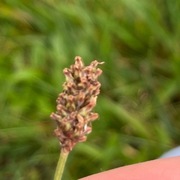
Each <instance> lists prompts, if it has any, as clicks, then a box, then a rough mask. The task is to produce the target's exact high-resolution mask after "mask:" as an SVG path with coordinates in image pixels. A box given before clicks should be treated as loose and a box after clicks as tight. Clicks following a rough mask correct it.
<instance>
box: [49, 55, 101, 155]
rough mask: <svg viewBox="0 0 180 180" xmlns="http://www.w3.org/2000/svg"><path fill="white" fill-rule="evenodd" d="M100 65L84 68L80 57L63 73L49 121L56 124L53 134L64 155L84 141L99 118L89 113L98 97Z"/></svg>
mask: <svg viewBox="0 0 180 180" xmlns="http://www.w3.org/2000/svg"><path fill="white" fill-rule="evenodd" d="M99 64H103V62H98V61H97V60H94V61H92V62H91V64H90V65H89V66H84V63H83V61H82V59H81V57H79V56H76V57H75V63H74V64H73V65H71V66H70V68H65V69H64V71H63V72H64V75H65V77H66V82H65V83H64V84H63V92H62V93H60V94H59V96H58V98H57V100H56V102H57V107H56V112H55V113H52V114H51V116H50V117H51V118H52V119H53V120H55V121H56V124H57V128H56V129H55V131H54V132H55V135H56V136H57V138H58V140H59V142H60V145H61V148H62V150H63V151H64V152H70V151H71V150H72V149H73V147H74V146H75V145H76V144H77V143H78V142H84V141H86V135H87V134H89V133H90V132H91V130H92V128H91V122H92V121H94V120H96V119H97V118H98V114H97V113H95V112H92V110H93V108H94V106H95V105H96V100H97V95H98V94H99V93H100V86H101V84H100V82H99V81H98V77H99V76H100V75H101V73H102V70H101V69H99V68H97V66H98V65H99Z"/></svg>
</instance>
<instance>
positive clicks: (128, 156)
mask: <svg viewBox="0 0 180 180" xmlns="http://www.w3.org/2000/svg"><path fill="white" fill-rule="evenodd" d="M178 22H180V2H179V1H178V0H175V1H168V0H158V1H155V0H152V1H148V0H145V1H138V0H117V1H115V0H112V1H107V0H105V1H100V0H97V1H94V0H91V1H90V0H77V1H73V0H71V1H70V0H69V1H67V0H66V1H65V0H63V1H55V0H54V1H51V0H40V1H25V0H24V1H23V0H16V1H1V2H0V27H1V28H0V48H1V52H0V88H1V89H0V90H1V93H0V115H1V118H0V128H1V130H0V140H1V146H0V177H3V179H4V180H6V179H8V180H9V179H13V180H24V179H29V180H39V179H44V180H46V179H47V180H49V179H53V175H54V170H55V167H56V163H57V160H58V157H59V144H58V141H57V139H56V138H55V137H54V136H53V129H54V128H55V124H54V122H52V121H51V120H50V118H49V115H50V113H51V112H52V111H55V106H56V104H55V99H56V98H57V95H58V93H59V92H61V90H62V83H63V81H64V77H63V73H62V70H63V69H64V68H65V67H67V66H69V65H70V64H72V63H73V62H74V60H73V59H74V57H75V56H76V55H80V56H82V58H83V59H84V61H85V63H86V64H88V63H89V62H90V61H91V60H94V59H98V60H99V61H104V62H105V64H104V65H103V71H104V73H103V76H102V77H101V78H100V81H101V82H102V88H101V89H102V90H101V95H100V97H99V100H98V103H97V107H96V111H97V112H98V113H99V114H100V118H99V120H98V121H96V122H94V123H93V132H92V133H91V134H90V135H89V136H88V141H87V142H85V143H81V144H79V145H77V146H76V148H75V149H74V151H73V152H72V153H71V155H70V157H69V159H68V162H67V166H66V170H65V174H64V179H68V180H71V179H72V180H74V179H78V178H80V177H83V176H87V175H89V174H92V173H97V172H100V171H105V170H108V169H111V168H115V167H119V166H122V165H127V164H132V163H137V162H140V161H146V160H150V159H155V158H158V157H159V156H160V155H161V154H162V153H163V152H165V151H166V150H168V149H170V148H172V147H174V146H177V145H179V144H180V140H179V139H180V131H179V128H180V121H179V117H180V93H179V92H180V86H179V84H180V43H179V39H180V24H179V23H178Z"/></svg>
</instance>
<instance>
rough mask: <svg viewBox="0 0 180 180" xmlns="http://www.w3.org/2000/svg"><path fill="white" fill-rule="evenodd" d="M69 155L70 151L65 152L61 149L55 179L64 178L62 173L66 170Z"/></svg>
mask: <svg viewBox="0 0 180 180" xmlns="http://www.w3.org/2000/svg"><path fill="white" fill-rule="evenodd" d="M68 155H69V152H67V153H65V152H63V151H61V153H60V157H59V160H58V164H57V167H56V172H55V175H54V180H61V179H62V175H63V171H64V167H65V164H66V160H67V157H68Z"/></svg>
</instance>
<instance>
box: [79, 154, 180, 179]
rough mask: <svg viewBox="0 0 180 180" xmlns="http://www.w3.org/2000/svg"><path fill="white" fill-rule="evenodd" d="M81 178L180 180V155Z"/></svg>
mask: <svg viewBox="0 0 180 180" xmlns="http://www.w3.org/2000/svg"><path fill="white" fill-rule="evenodd" d="M80 180H180V156H177V157H173V158H164V159H157V160H153V161H148V162H143V163H138V164H134V165H129V166H124V167H120V168H116V169H112V170H109V171H106V172H102V173H98V174H94V175H91V176H88V177H85V178H82V179H80Z"/></svg>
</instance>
